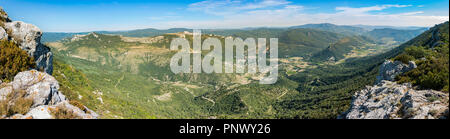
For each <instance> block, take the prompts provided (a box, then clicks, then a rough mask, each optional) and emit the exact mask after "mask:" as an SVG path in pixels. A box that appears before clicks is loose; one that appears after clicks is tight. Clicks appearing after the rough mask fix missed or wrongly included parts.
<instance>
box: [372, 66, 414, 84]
mask: <svg viewBox="0 0 450 139" xmlns="http://www.w3.org/2000/svg"><path fill="white" fill-rule="evenodd" d="M415 68H417V65H416V63H415V62H414V61H409V63H408V64H403V63H402V62H400V61H395V62H392V61H390V60H386V61H385V62H384V63H383V64H382V65H381V66H380V70H379V75H378V76H377V81H376V83H380V82H381V81H382V80H387V81H394V80H395V76H397V75H399V74H402V73H405V72H408V71H410V70H412V69H415Z"/></svg>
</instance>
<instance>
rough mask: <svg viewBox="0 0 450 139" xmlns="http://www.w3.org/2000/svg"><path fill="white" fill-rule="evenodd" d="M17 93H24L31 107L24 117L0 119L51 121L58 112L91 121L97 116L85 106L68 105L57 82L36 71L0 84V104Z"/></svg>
mask: <svg viewBox="0 0 450 139" xmlns="http://www.w3.org/2000/svg"><path fill="white" fill-rule="evenodd" d="M18 91H24V92H25V93H24V96H23V98H24V99H28V100H30V102H31V105H30V108H29V111H28V112H27V113H25V114H24V115H22V114H15V115H13V116H10V117H7V116H6V115H0V118H14V119H53V118H58V117H56V116H55V114H54V113H57V112H58V111H60V110H64V111H65V112H66V113H67V112H69V113H71V114H72V115H73V117H74V118H82V119H93V118H98V116H99V115H98V114H96V113H95V112H94V111H92V110H90V109H88V108H87V107H86V106H74V105H72V104H70V101H69V100H67V99H66V97H65V96H64V95H63V94H62V92H60V91H59V83H58V81H56V79H55V78H54V77H52V76H51V75H49V74H47V73H44V72H39V71H36V70H30V71H25V72H20V73H19V74H17V75H16V76H15V77H14V81H12V82H10V83H7V84H6V83H3V84H1V85H0V102H1V101H8V96H11V93H16V92H18ZM8 103H10V102H8ZM8 103H7V104H8ZM3 104H5V103H3ZM8 105H16V104H8Z"/></svg>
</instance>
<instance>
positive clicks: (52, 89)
mask: <svg viewBox="0 0 450 139" xmlns="http://www.w3.org/2000/svg"><path fill="white" fill-rule="evenodd" d="M11 85H12V86H13V89H14V90H20V89H24V90H26V91H27V92H28V96H27V97H29V98H33V106H40V105H54V104H56V103H59V102H62V101H64V100H65V96H64V95H62V94H61V93H60V92H58V90H59V84H58V81H56V79H55V78H54V77H52V76H50V75H48V74H46V73H43V72H38V71H35V70H31V71H27V72H21V73H19V74H17V75H16V76H15V77H14V81H13V82H11Z"/></svg>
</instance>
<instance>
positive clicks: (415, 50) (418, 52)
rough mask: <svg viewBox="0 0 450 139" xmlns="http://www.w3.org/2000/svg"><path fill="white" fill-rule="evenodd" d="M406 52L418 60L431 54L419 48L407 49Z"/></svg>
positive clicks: (411, 47)
mask: <svg viewBox="0 0 450 139" xmlns="http://www.w3.org/2000/svg"><path fill="white" fill-rule="evenodd" d="M405 52H406V53H407V54H408V55H410V56H412V57H414V58H416V59H419V58H424V57H426V56H428V55H429V54H430V53H431V52H430V51H429V50H427V49H425V48H423V47H417V46H410V47H408V48H405Z"/></svg>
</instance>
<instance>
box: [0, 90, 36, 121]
mask: <svg viewBox="0 0 450 139" xmlns="http://www.w3.org/2000/svg"><path fill="white" fill-rule="evenodd" d="M26 96H27V92H26V91H25V90H18V91H13V92H11V93H9V94H8V96H6V99H5V100H3V101H0V115H6V117H9V116H12V115H14V114H26V113H27V112H28V111H29V110H30V108H31V106H32V105H33V99H31V98H25V97H26Z"/></svg>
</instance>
